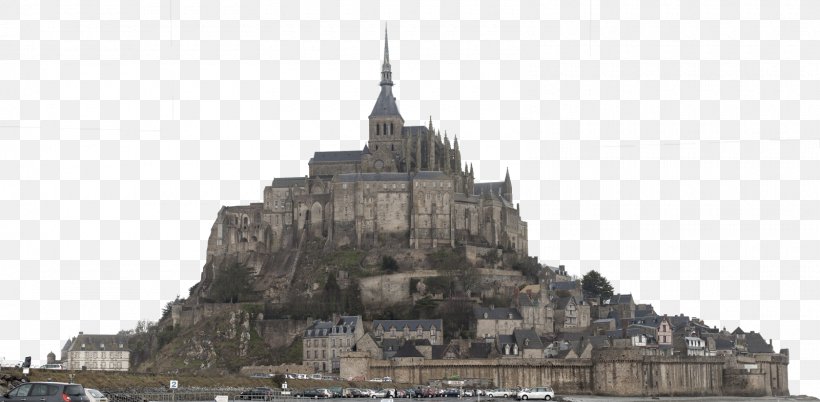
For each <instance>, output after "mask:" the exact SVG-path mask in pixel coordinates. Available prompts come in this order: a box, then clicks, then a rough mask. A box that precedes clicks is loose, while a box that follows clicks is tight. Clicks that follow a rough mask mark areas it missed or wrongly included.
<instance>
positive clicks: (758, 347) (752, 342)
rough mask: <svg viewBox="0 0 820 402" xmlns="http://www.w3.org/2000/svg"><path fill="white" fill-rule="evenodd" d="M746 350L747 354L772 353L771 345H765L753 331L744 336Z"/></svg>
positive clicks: (763, 340)
mask: <svg viewBox="0 0 820 402" xmlns="http://www.w3.org/2000/svg"><path fill="white" fill-rule="evenodd" d="M746 350H747V351H749V353H774V349H773V348H772V345H769V344H768V343H766V340H765V339H763V337H762V336H760V334H759V333H757V332H754V331H752V332H749V333H748V334H746Z"/></svg>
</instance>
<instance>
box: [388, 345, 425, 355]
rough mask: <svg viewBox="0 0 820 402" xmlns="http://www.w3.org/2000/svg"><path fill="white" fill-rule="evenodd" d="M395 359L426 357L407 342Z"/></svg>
mask: <svg viewBox="0 0 820 402" xmlns="http://www.w3.org/2000/svg"><path fill="white" fill-rule="evenodd" d="M393 357H424V355H422V354H421V352H419V350H418V349H416V346H415V345H413V344H412V343H410V342H405V343H404V345H401V347H399V350H398V351H397V352H396V354H395V355H394V356H393Z"/></svg>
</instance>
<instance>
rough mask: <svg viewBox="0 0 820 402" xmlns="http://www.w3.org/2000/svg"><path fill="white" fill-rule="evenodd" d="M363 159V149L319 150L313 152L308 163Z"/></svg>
mask: <svg viewBox="0 0 820 402" xmlns="http://www.w3.org/2000/svg"><path fill="white" fill-rule="evenodd" d="M361 160H362V151H329V152H318V151H317V152H314V153H313V158H310V161H309V162H308V164H311V163H327V162H358V161H361Z"/></svg>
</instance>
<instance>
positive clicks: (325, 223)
mask: <svg viewBox="0 0 820 402" xmlns="http://www.w3.org/2000/svg"><path fill="white" fill-rule="evenodd" d="M379 85H380V87H381V90H380V92H379V96H378V98H377V99H376V103H375V105H374V106H373V111H372V112H371V113H370V116H368V122H369V124H368V141H367V144H366V145H365V146H364V148H363V149H361V150H356V151H334V152H316V153H315V154H314V155H313V158H311V159H310V161H309V162H308V166H309V172H310V174H309V175H308V176H305V177H285V178H276V179H274V180H273V182H272V183H271V185H270V186H267V187H265V190H264V200H263V202H261V203H252V204H250V205H243V206H232V207H222V209H221V210H220V211H219V215H218V216H217V220H216V222H215V223H214V225H213V228H212V231H211V236H210V238H209V241H208V255H209V257H210V256H213V255H220V254H225V253H231V252H236V251H247V250H255V251H258V252H276V251H279V250H283V249H289V248H294V247H298V246H299V245H300V244H301V243H302V242H303V241H305V240H319V241H321V242H323V243H324V244H325V245H326V246H329V247H343V246H348V247H356V248H370V247H410V248H431V247H456V246H458V245H461V244H471V245H477V246H484V247H498V248H504V249H508V250H514V251H515V252H518V253H520V254H522V255H527V223H526V222H524V221H522V220H521V216H520V214H519V207H518V206H517V205H516V204H513V202H512V201H513V195H512V184H511V182H510V174H509V171H507V175H506V177H505V179H504V181H501V182H487V183H476V182H475V177H474V175H473V168H472V165H470V166H469V167H468V165H467V164H466V163H465V164H464V166H462V160H461V151H460V150H459V146H458V138H454V139H453V143H452V145H451V144H450V139H449V138H447V134H446V133H445V135H444V138H443V139H442V136H441V133H440V132H439V131H438V130H436V129H434V127H433V122H432V118H431V119H430V122H429V124H428V125H427V126H423V125H422V126H405V124H404V123H405V122H404V118H403V117H402V116H401V113H399V108H398V105H397V104H396V98H395V97H394V96H393V85H394V84H393V77H392V72H391V66H390V53H389V50H388V45H387V32H385V43H384V62H383V64H382V71H381V81H380V82H379Z"/></svg>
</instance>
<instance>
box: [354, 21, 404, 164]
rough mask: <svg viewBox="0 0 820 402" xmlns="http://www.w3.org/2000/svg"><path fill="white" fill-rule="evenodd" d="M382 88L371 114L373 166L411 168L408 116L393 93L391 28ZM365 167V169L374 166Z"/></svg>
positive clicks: (385, 35) (386, 47) (385, 47)
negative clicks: (400, 108) (407, 132)
mask: <svg viewBox="0 0 820 402" xmlns="http://www.w3.org/2000/svg"><path fill="white" fill-rule="evenodd" d="M379 86H381V91H379V97H378V98H377V99H376V104H375V105H373V111H372V112H370V116H368V120H369V122H368V131H369V136H368V138H369V140H368V145H369V146H370V152H371V153H372V154H373V161H372V163H373V166H372V169H374V170H376V171H379V172H381V171H385V172H395V171H404V170H405V169H408V168H410V166H411V165H410V164H409V162H408V161H407V160H406V159H409V155H410V148H411V143H410V142H408V141H407V138H406V136H405V135H404V134H403V130H404V118H403V117H401V113H399V107H398V105H396V97H395V96H393V72H392V70H391V68H390V47H389V46H388V44H387V28H386V27H385V29H384V60H383V61H382V72H381V81H379ZM370 169H371V168H370V167H365V170H370Z"/></svg>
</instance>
